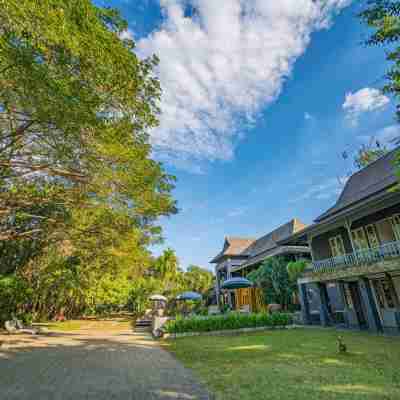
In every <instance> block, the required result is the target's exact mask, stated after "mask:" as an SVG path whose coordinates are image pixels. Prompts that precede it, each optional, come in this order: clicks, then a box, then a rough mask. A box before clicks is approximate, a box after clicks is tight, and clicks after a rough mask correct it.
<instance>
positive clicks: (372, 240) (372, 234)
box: [365, 225, 379, 247]
mask: <svg viewBox="0 0 400 400" xmlns="http://www.w3.org/2000/svg"><path fill="white" fill-rule="evenodd" d="M365 231H366V232H367V237H368V241H369V245H370V246H371V247H379V240H378V235H377V234H376V229H375V225H367V226H366V227H365Z"/></svg>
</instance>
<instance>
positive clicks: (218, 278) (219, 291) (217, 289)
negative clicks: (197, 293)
mask: <svg viewBox="0 0 400 400" xmlns="http://www.w3.org/2000/svg"><path fill="white" fill-rule="evenodd" d="M215 276H216V284H215V292H216V294H217V306H218V309H219V310H220V309H221V299H220V294H221V287H220V273H219V271H218V266H216V267H215Z"/></svg>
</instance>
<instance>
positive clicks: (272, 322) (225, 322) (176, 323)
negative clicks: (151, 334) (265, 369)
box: [164, 313, 292, 333]
mask: <svg viewBox="0 0 400 400" xmlns="http://www.w3.org/2000/svg"><path fill="white" fill-rule="evenodd" d="M291 323H292V316H291V315H290V314H285V313H273V314H266V313H262V314H238V313H230V314H227V315H215V316H209V317H190V318H181V317H180V318H177V319H176V320H171V321H168V322H167V324H166V325H165V327H164V329H165V331H166V332H167V333H187V332H211V331H223V330H228V329H229V330H231V329H241V328H256V327H269V326H271V327H274V326H286V325H289V324H291Z"/></svg>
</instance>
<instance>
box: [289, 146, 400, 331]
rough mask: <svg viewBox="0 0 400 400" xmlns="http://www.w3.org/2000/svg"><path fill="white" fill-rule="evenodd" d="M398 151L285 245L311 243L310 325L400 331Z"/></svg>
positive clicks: (359, 177) (305, 291) (303, 292)
mask: <svg viewBox="0 0 400 400" xmlns="http://www.w3.org/2000/svg"><path fill="white" fill-rule="evenodd" d="M395 157H396V153H395V152H391V153H388V154H387V155H386V156H384V157H382V158H380V159H379V160H377V161H375V162H374V163H372V164H370V165H369V166H367V167H365V168H364V169H362V170H360V171H359V172H357V173H355V174H354V175H352V176H351V177H350V178H349V180H348V181H347V183H346V185H345V187H344V189H343V191H342V193H341V195H340V197H339V199H338V201H337V202H336V204H335V205H334V206H333V207H332V208H330V209H329V210H327V211H326V212H325V213H324V214H322V215H321V216H319V217H318V218H317V219H316V220H315V223H314V224H313V225H311V226H309V227H307V228H306V229H305V230H304V231H303V232H301V233H300V234H294V235H292V237H291V238H289V239H287V240H286V241H284V242H283V243H284V244H291V245H293V244H296V245H299V244H305V243H307V244H308V245H309V246H310V249H311V255H312V263H311V264H310V266H309V267H308V268H307V269H306V271H305V273H304V275H303V276H302V277H301V278H300V279H299V281H298V283H299V289H300V290H299V291H300V297H301V305H302V314H303V320H304V322H305V323H306V324H321V325H324V326H329V325H339V326H346V327H349V328H355V329H365V330H370V331H375V332H388V333H398V332H400V301H399V299H400V191H398V190H396V186H397V177H396V175H395V172H394V161H395Z"/></svg>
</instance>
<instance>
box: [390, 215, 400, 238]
mask: <svg viewBox="0 0 400 400" xmlns="http://www.w3.org/2000/svg"><path fill="white" fill-rule="evenodd" d="M391 222H392V227H393V231H394V234H395V236H396V240H400V214H396V215H393V217H392V218H391Z"/></svg>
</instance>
